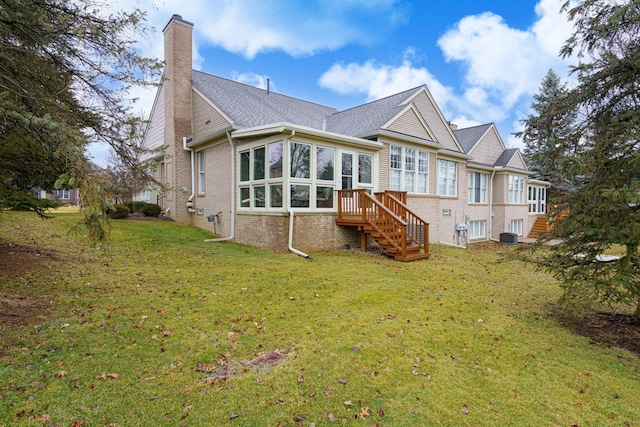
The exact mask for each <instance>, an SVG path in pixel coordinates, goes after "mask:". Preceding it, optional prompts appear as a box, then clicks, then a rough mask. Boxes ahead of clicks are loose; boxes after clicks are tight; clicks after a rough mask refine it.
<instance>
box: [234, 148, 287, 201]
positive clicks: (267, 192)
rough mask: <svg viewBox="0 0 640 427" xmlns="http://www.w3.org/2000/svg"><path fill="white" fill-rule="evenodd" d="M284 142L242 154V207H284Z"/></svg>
mask: <svg viewBox="0 0 640 427" xmlns="http://www.w3.org/2000/svg"><path fill="white" fill-rule="evenodd" d="M282 148H283V143H282V141H278V142H273V143H271V144H267V145H262V146H259V147H255V148H253V149H251V150H246V151H242V152H241V153H240V207H241V208H258V209H269V208H282V206H283V197H282V160H283V156H282Z"/></svg>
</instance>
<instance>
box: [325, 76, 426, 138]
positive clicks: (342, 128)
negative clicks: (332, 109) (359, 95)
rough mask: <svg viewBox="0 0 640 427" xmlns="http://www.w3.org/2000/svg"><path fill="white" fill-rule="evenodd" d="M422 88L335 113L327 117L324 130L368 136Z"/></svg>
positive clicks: (394, 114)
mask: <svg viewBox="0 0 640 427" xmlns="http://www.w3.org/2000/svg"><path fill="white" fill-rule="evenodd" d="M422 88H423V86H418V87H415V88H413V89H409V90H406V91H404V92H400V93H397V94H395V95H391V96H388V97H386V98H381V99H378V100H376V101H372V102H369V103H367V104H363V105H359V106H357V107H354V108H350V109H348V110H344V111H340V112H337V113H335V114H333V115H331V116H329V117H327V127H326V130H327V131H329V132H335V133H339V134H342V135H349V136H369V135H371V134H372V133H375V131H376V130H378V129H380V128H382V126H383V125H384V124H385V123H387V122H388V121H389V120H391V119H392V118H393V117H395V116H396V115H397V114H398V113H399V112H400V111H402V110H403V109H404V108H405V107H406V105H401V103H403V102H404V101H406V100H407V99H408V98H409V97H410V96H411V95H412V94H414V93H415V92H416V91H418V90H420V89H422Z"/></svg>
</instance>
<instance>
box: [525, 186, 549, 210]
mask: <svg viewBox="0 0 640 427" xmlns="http://www.w3.org/2000/svg"><path fill="white" fill-rule="evenodd" d="M527 193H528V197H527V199H528V203H529V213H530V214H544V213H546V209H547V189H546V188H545V187H536V186H530V187H529V188H528V191H527Z"/></svg>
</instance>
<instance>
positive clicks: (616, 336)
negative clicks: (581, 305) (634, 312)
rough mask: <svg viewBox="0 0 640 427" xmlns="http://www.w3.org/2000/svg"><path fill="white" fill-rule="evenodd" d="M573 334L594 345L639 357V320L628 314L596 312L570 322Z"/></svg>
mask: <svg viewBox="0 0 640 427" xmlns="http://www.w3.org/2000/svg"><path fill="white" fill-rule="evenodd" d="M570 324H571V326H572V327H573V329H574V331H575V333H577V334H579V335H582V336H586V337H589V338H591V339H592V340H593V342H594V343H596V344H598V345H604V346H606V347H618V348H623V349H625V350H628V351H630V352H632V353H635V354H636V355H638V356H640V319H638V318H637V317H634V316H631V315H629V314H618V313H607V312H603V311H597V312H595V313H592V314H591V315H588V316H585V317H583V318H579V319H572V320H571V322H570Z"/></svg>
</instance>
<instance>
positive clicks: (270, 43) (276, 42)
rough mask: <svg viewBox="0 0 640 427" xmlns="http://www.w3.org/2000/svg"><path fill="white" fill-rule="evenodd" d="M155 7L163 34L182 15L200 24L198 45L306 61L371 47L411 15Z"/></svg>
mask: <svg viewBox="0 0 640 427" xmlns="http://www.w3.org/2000/svg"><path fill="white" fill-rule="evenodd" d="M152 1H153V0H146V1H142V0H141V3H142V4H145V3H146V4H149V3H151V2H152ZM155 6H156V9H155V10H154V11H152V13H150V14H149V18H150V20H151V21H156V20H157V18H158V17H160V16H161V17H163V18H162V19H161V20H160V22H157V26H158V27H159V28H162V27H163V26H164V24H166V21H167V18H168V17H169V16H171V14H172V13H175V11H180V14H181V16H182V17H183V18H184V19H185V20H187V21H190V22H193V23H194V24H195V37H196V38H197V39H198V44H210V45H215V46H220V47H222V48H223V49H225V50H227V51H229V52H233V53H237V54H240V55H243V56H244V57H245V58H247V59H251V58H253V57H255V56H256V55H257V54H259V53H261V52H268V51H274V50H281V51H283V52H285V53H287V54H289V55H291V56H293V57H300V56H308V55H313V54H315V53H317V52H320V51H326V50H335V49H338V48H340V47H342V46H345V45H347V44H351V43H356V44H369V43H371V42H372V41H373V40H374V39H375V38H378V37H383V35H384V33H385V31H386V30H387V29H389V28H393V27H395V26H396V25H400V24H402V23H403V22H404V21H405V19H406V14H407V8H406V7H405V6H403V5H401V4H400V2H399V1H398V0H341V1H339V2H330V4H329V5H327V3H326V2H325V1H323V0H308V1H305V2H304V5H300V4H299V3H296V4H293V3H292V2H288V1H278V2H266V1H264V0H214V1H211V0H190V1H188V2H185V1H184V0H164V1H162V2H160V3H157V4H155ZM138 7H140V5H138ZM145 9H148V8H145ZM353 16H358V19H357V20H354V19H352V18H353ZM371 28H376V31H371Z"/></svg>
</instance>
